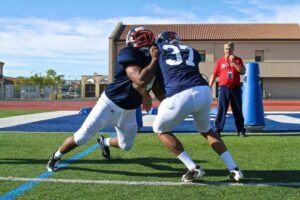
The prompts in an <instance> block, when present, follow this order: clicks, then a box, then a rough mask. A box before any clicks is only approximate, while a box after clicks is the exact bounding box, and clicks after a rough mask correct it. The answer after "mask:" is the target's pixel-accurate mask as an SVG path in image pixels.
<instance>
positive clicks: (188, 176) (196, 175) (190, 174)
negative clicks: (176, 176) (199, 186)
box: [181, 166, 206, 183]
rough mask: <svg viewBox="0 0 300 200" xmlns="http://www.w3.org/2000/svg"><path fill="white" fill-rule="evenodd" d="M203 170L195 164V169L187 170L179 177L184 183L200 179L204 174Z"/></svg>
mask: <svg viewBox="0 0 300 200" xmlns="http://www.w3.org/2000/svg"><path fill="white" fill-rule="evenodd" d="M205 174H206V173H205V171H204V170H203V169H202V168H201V167H199V166H197V167H196V169H194V170H192V171H190V170H188V171H187V172H186V173H185V174H184V175H183V176H182V178H181V180H182V181H183V182H185V183H188V182H192V181H193V180H195V179H200V178H202V177H203V176H204V175H205Z"/></svg>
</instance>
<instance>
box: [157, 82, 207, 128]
mask: <svg viewBox="0 0 300 200" xmlns="http://www.w3.org/2000/svg"><path fill="white" fill-rule="evenodd" d="M211 102H212V94H211V90H210V88H209V87H208V86H196V87H193V88H190V89H186V90H184V91H182V92H180V93H177V94H175V95H173V96H171V97H168V98H166V99H164V100H163V101H162V102H161V104H160V105H159V107H158V113H157V116H156V118H155V120H154V124H153V131H154V132H155V133H165V132H171V131H172V129H173V128H175V126H177V125H178V124H179V123H181V122H182V121H183V120H184V119H185V118H186V117H188V116H189V115H190V114H191V115H192V116H193V118H194V123H195V125H196V128H197V130H198V131H199V132H201V133H206V132H207V131H208V130H209V129H210V128H211V125H210V105H211Z"/></svg>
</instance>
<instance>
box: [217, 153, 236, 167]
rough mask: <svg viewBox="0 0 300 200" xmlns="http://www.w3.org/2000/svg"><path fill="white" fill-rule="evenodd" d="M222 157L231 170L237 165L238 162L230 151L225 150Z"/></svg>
mask: <svg viewBox="0 0 300 200" xmlns="http://www.w3.org/2000/svg"><path fill="white" fill-rule="evenodd" d="M220 157H221V159H222V160H223V161H224V162H225V164H226V166H227V168H228V169H229V171H230V170H233V169H234V168H236V167H237V164H235V162H234V160H233V158H232V157H231V154H230V153H229V151H225V152H224V153H222V154H221V155H220Z"/></svg>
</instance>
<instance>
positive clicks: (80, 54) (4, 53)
mask: <svg viewBox="0 0 300 200" xmlns="http://www.w3.org/2000/svg"><path fill="white" fill-rule="evenodd" d="M224 3H226V4H227V5H228V7H229V8H230V9H231V11H232V12H225V13H222V10H220V12H217V13H220V14H217V15H210V16H205V17H203V16H201V17H200V16H199V15H197V13H200V12H197V11H195V12H191V10H188V11H186V10H180V9H173V10H172V9H169V8H162V7H159V6H156V5H150V6H145V7H144V11H145V12H143V13H146V14H144V15H143V16H128V17H116V18H109V19H87V18H73V19H68V20H61V21H57V20H51V19H45V18H0V61H2V62H5V67H4V73H6V74H5V75H6V76H18V75H30V74H29V73H30V71H38V72H43V71H46V70H47V69H49V68H51V69H55V70H56V71H57V72H58V73H64V74H66V76H67V75H73V76H77V77H78V78H79V77H80V75H81V74H92V73H94V72H98V73H99V74H108V38H109V36H110V34H111V33H112V31H113V30H114V28H115V27H116V25H117V23H119V22H123V23H124V24H174V23H300V4H294V5H284V4H282V5H279V4H267V3H264V2H262V1H256V0H250V1H248V2H246V3H245V2H244V1H242V0H234V1H232V0H231V1H224ZM147 10H151V13H152V14H151V16H150V14H149V16H147V13H148V11H147Z"/></svg>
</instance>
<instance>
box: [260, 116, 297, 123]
mask: <svg viewBox="0 0 300 200" xmlns="http://www.w3.org/2000/svg"><path fill="white" fill-rule="evenodd" d="M265 118H266V119H270V120H272V121H275V122H280V123H288V124H299V125H300V119H299V118H296V117H290V116H286V115H266V116H265Z"/></svg>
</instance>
